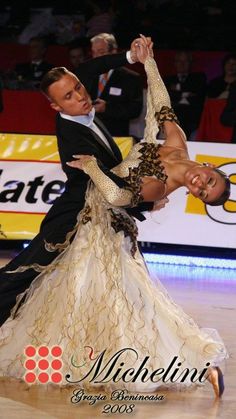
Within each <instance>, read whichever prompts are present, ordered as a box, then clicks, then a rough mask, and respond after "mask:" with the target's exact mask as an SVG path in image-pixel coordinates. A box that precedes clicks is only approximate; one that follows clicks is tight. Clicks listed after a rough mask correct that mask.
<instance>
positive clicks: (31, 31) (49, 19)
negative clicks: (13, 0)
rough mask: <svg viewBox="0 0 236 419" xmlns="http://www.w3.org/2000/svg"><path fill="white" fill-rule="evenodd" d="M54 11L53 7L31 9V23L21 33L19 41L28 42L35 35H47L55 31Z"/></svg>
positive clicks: (21, 42)
mask: <svg viewBox="0 0 236 419" xmlns="http://www.w3.org/2000/svg"><path fill="white" fill-rule="evenodd" d="M20 4H21V2H20ZM52 11H53V9H52V7H47V8H44V9H35V10H34V11H31V15H30V23H29V24H28V25H27V26H26V27H25V28H24V30H23V31H22V32H21V34H20V35H19V37H18V42H19V43H20V44H28V43H29V42H30V40H31V39H32V38H33V37H38V36H40V37H42V36H44V37H45V36H47V35H50V34H51V33H53V32H54V30H55V21H54V16H53V15H52Z"/></svg>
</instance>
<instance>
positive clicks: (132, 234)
mask: <svg viewBox="0 0 236 419" xmlns="http://www.w3.org/2000/svg"><path fill="white" fill-rule="evenodd" d="M110 213H111V226H112V228H113V229H114V230H115V232H116V233H119V232H120V231H123V232H124V236H125V237H127V236H128V237H129V238H130V241H131V250H130V253H131V255H132V256H133V257H134V255H135V253H136V251H137V237H138V228H137V226H136V224H135V222H134V221H133V220H132V218H130V217H129V216H125V214H124V213H123V214H122V213H115V212H114V211H113V210H112V209H110Z"/></svg>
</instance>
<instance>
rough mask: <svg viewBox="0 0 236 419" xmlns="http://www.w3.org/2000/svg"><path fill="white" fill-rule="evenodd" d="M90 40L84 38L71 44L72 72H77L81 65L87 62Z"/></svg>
mask: <svg viewBox="0 0 236 419" xmlns="http://www.w3.org/2000/svg"><path fill="white" fill-rule="evenodd" d="M88 46H89V40H88V39H87V38H82V39H78V40H75V41H74V42H71V43H70V44H69V59H70V63H71V69H72V71H76V70H77V69H78V67H79V65H80V64H81V63H83V62H84V61H86V60H87V55H88V54H87V47H88Z"/></svg>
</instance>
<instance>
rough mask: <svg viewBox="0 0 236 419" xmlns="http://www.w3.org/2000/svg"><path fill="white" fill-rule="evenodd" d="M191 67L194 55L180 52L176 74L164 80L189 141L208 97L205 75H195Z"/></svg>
mask: <svg viewBox="0 0 236 419" xmlns="http://www.w3.org/2000/svg"><path fill="white" fill-rule="evenodd" d="M191 66H192V54H191V53H190V52H188V51H178V52H177V53H176V56H175V69H176V74H174V75H172V76H169V77H166V78H165V80H164V81H165V85H166V87H167V90H168V92H169V95H170V99H171V103H172V106H173V108H174V111H175V113H176V115H177V117H178V119H179V121H180V125H181V126H182V128H183V130H184V131H185V133H186V136H187V139H188V140H189V139H194V132H195V131H196V129H197V127H198V124H199V121H200V116H201V112H202V108H203V103H204V99H205V95H206V76H205V74H204V73H193V72H192V71H191ZM190 137H191V138H190Z"/></svg>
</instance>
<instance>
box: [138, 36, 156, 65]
mask: <svg viewBox="0 0 236 419" xmlns="http://www.w3.org/2000/svg"><path fill="white" fill-rule="evenodd" d="M135 48H136V55H137V59H138V60H139V61H140V62H141V63H143V64H144V63H145V61H146V59H147V58H149V57H153V49H152V48H153V42H152V41H151V38H147V37H146V36H144V35H141V34H140V38H138V39H137V40H136V43H135Z"/></svg>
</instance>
